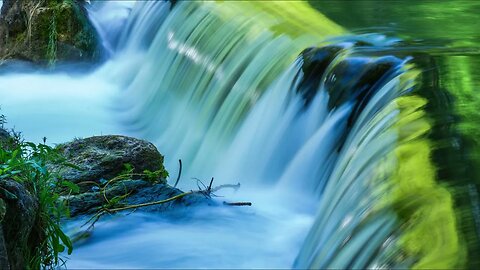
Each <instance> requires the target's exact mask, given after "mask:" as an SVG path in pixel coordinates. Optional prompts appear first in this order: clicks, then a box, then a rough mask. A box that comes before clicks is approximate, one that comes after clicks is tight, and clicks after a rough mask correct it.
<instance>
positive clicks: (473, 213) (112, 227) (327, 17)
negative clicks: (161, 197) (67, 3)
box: [0, 1, 480, 269]
mask: <svg viewBox="0 0 480 270" xmlns="http://www.w3.org/2000/svg"><path fill="white" fill-rule="evenodd" d="M310 3H311V4H312V6H313V7H314V8H313V7H312V6H309V5H308V4H305V3H302V2H291V3H286V2H240V1H239V2H231V1H229V2H195V1H190V2H178V3H176V4H175V6H173V7H172V6H171V5H170V3H168V2H154V1H144V2H143V1H142V2H137V3H133V2H131V3H130V2H129V3H126V2H115V1H110V2H106V3H100V4H98V3H97V4H94V5H93V6H90V11H89V14H90V17H91V20H92V22H93V23H94V25H95V27H96V28H97V29H98V31H99V34H100V36H101V38H102V43H103V45H104V47H105V49H106V50H105V54H106V57H107V59H108V60H107V61H106V62H105V63H102V64H101V65H100V66H99V67H98V68H96V69H95V70H93V71H88V72H87V71H79V70H76V68H75V67H74V66H72V67H69V66H68V65H67V66H66V67H64V68H60V69H58V70H56V71H55V72H27V73H25V72H19V71H17V70H10V71H9V72H8V73H5V74H2V76H1V77H0V100H1V103H2V104H1V105H2V113H4V114H6V115H7V116H8V119H9V123H12V125H15V128H16V129H18V130H22V131H23V133H24V134H25V136H26V138H27V139H29V140H33V141H41V140H42V138H43V137H44V136H46V137H47V138H48V142H49V143H51V144H55V143H60V142H63V141H66V140H70V139H73V138H74V137H78V136H90V135H100V134H112V133H116V134H125V135H130V136H136V137H140V138H144V139H147V140H150V141H152V142H154V143H155V144H156V145H157V147H158V148H159V150H160V151H161V152H162V154H164V155H165V156H166V166H167V168H168V170H169V171H170V175H176V172H177V161H178V159H182V160H183V162H184V172H183V175H184V177H185V178H184V180H182V182H181V187H182V188H183V189H185V190H188V189H193V188H195V185H194V181H190V180H188V179H190V178H191V177H198V178H201V179H210V177H212V176H214V177H215V179H216V182H217V183H219V184H221V183H237V182H240V183H241V184H242V188H241V189H240V190H239V191H238V192H237V193H230V192H228V193H225V194H221V195H224V196H225V198H228V199H229V200H233V201H235V200H238V201H251V202H252V203H253V206H252V207H251V208H220V207H219V208H198V209H189V210H185V212H180V213H169V214H165V215H158V214H144V213H135V214H132V215H128V216H125V217H112V218H108V219H104V220H102V221H100V222H99V224H98V225H97V226H96V228H95V231H94V233H93V235H92V237H91V238H90V239H88V240H87V241H85V242H83V243H78V244H77V245H76V249H75V251H74V253H73V255H72V256H71V257H70V258H69V260H68V262H67V266H68V267H70V268H158V267H163V268H197V267H200V268H290V267H294V268H302V269H303V268H379V267H382V268H406V267H420V268H422V267H427V268H452V267H464V266H469V267H474V266H475V265H476V264H478V258H476V256H475V254H477V253H478V243H479V241H478V239H479V238H478V235H479V233H478V232H480V230H479V228H480V226H479V224H480V220H479V216H480V215H479V207H478V205H479V199H478V198H479V196H478V184H479V182H478V179H480V178H478V177H477V175H478V168H479V166H478V165H479V164H478V162H480V155H479V154H478V153H479V152H478V149H479V148H478V138H479V137H478V135H479V134H478V133H479V132H478V131H479V130H480V129H479V128H478V123H479V122H478V121H476V120H477V119H478V115H479V114H478V113H477V111H476V105H477V95H476V94H475V90H476V89H477V88H478V86H479V84H478V80H479V78H480V76H478V75H480V74H478V72H479V71H478V70H479V69H478V68H476V67H478V64H479V63H480V62H479V61H478V47H477V45H478V44H479V43H478V41H479V37H478V34H477V33H476V29H477V28H478V27H476V26H478V20H475V19H474V18H476V16H477V15H476V14H478V13H477V12H476V11H477V9H478V4H476V3H475V2H473V1H460V2H458V3H456V4H449V3H442V4H440V3H438V2H433V1H420V2H415V3H411V2H408V4H407V2H404V1H389V2H385V3H383V4H382V5H380V4H379V2H377V1H358V2H357V1H355V2H354V1H321V2H310ZM460 14H462V16H460ZM380 15H381V16H380ZM456 18H458V19H456ZM439 26H442V27H439ZM311 47H313V48H314V49H310V50H305V49H307V48H311ZM315 48H317V49H315ZM72 70H74V71H75V72H72ZM221 200H223V198H220V199H219V201H221ZM79 222H80V221H79ZM77 225H78V222H69V223H67V224H65V226H66V227H67V228H68V230H69V231H70V232H71V233H74V232H75V231H76V230H78V228H77Z"/></svg>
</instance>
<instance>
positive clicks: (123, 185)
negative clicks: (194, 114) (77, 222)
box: [62, 180, 213, 217]
mask: <svg viewBox="0 0 480 270" xmlns="http://www.w3.org/2000/svg"><path fill="white" fill-rule="evenodd" d="M182 193H183V192H182V191H181V190H179V189H177V188H174V187H171V186H169V185H168V184H165V183H150V182H147V181H144V180H122V181H119V182H118V183H117V184H114V185H112V187H110V188H107V189H106V191H105V192H100V191H97V192H84V193H81V194H78V195H71V196H66V197H63V198H62V199H63V200H67V201H68V206H69V209H70V216H71V217H75V216H78V215H81V214H93V213H95V212H96V211H98V210H99V207H101V206H102V205H103V204H106V203H107V201H106V199H105V198H107V199H108V200H111V199H113V198H114V197H115V196H123V195H125V194H128V196H126V198H125V199H124V200H122V201H121V203H122V204H123V205H138V204H144V203H150V202H156V201H161V200H166V199H168V198H171V197H173V196H176V195H179V194H182ZM200 204H213V202H212V201H211V200H209V199H207V198H206V197H205V196H203V195H201V194H189V195H187V196H185V197H182V198H179V199H177V200H174V201H171V202H168V203H162V204H157V205H152V206H147V207H142V208H139V209H138V210H141V211H149V212H152V211H158V212H164V211H167V210H171V209H174V208H175V207H185V206H193V205H200Z"/></svg>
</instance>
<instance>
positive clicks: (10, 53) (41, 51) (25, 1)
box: [0, 0, 99, 65]
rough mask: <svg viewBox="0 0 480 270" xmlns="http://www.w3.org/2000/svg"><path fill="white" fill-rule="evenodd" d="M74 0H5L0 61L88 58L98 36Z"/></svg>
mask: <svg viewBox="0 0 480 270" xmlns="http://www.w3.org/2000/svg"><path fill="white" fill-rule="evenodd" d="M82 3H83V1H77V0H69V1H67V0H5V1H3V6H2V9H1V12H0V64H1V62H2V61H3V60H7V59H16V60H22V61H29V62H34V63H37V64H40V65H47V64H53V63H55V62H57V61H60V62H64V61H87V62H88V61H92V60H95V59H97V58H98V57H99V52H98V48H99V45H98V44H99V42H98V35H97V33H96V31H95V29H94V28H93V26H92V25H91V24H90V22H89V20H88V16H87V13H86V11H85V9H84V7H83V6H82Z"/></svg>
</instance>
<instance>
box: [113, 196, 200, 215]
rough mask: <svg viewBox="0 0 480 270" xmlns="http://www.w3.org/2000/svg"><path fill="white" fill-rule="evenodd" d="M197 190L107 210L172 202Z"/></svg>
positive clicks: (116, 210) (120, 209)
mask: <svg viewBox="0 0 480 270" xmlns="http://www.w3.org/2000/svg"><path fill="white" fill-rule="evenodd" d="M197 192H198V191H189V192H184V193H181V194H178V195H176V196H173V197H171V198H168V199H165V200H161V201H155V202H148V203H141V204H134V205H128V206H125V207H119V208H114V209H107V210H106V211H108V212H110V213H111V212H118V211H122V210H127V209H135V208H140V207H145V206H152V205H157V204H162V203H167V202H171V201H174V200H177V199H180V198H182V197H185V196H187V195H190V194H193V193H197Z"/></svg>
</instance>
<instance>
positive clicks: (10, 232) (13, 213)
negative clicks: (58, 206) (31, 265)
mask: <svg viewBox="0 0 480 270" xmlns="http://www.w3.org/2000/svg"><path fill="white" fill-rule="evenodd" d="M37 214H38V201H37V199H36V198H35V197H34V196H33V195H32V194H30V193H29V192H28V191H27V189H26V188H25V187H24V186H23V185H22V184H20V183H18V182H16V181H14V180H10V179H2V180H0V220H1V226H0V227H2V228H1V229H2V230H1V231H0V234H1V237H0V240H1V238H3V241H4V243H3V244H4V245H3V247H2V243H1V241H0V252H1V253H2V254H0V263H1V264H2V269H8V268H6V265H7V264H9V266H10V269H25V268H26V266H27V264H28V262H26V261H25V257H26V256H25V255H26V253H28V252H32V253H33V250H34V249H35V248H37V245H38V243H39V242H38V241H32V239H35V237H36V236H35V235H36V233H35V228H34V224H35V221H36V217H37ZM5 253H6V254H5ZM2 258H3V260H2ZM5 258H8V263H7V261H6V260H5Z"/></svg>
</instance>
